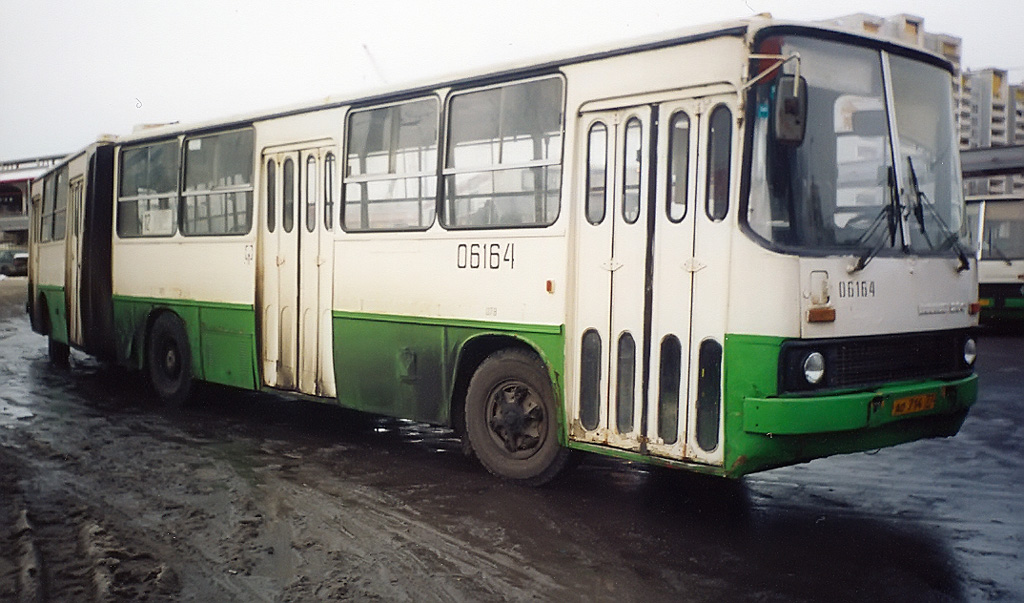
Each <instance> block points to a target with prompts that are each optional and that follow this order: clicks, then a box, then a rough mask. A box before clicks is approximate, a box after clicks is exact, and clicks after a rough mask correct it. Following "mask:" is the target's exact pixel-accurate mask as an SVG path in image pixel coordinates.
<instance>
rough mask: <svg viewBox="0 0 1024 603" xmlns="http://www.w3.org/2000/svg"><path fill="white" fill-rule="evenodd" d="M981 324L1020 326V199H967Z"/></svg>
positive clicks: (1023, 304)
mask: <svg viewBox="0 0 1024 603" xmlns="http://www.w3.org/2000/svg"><path fill="white" fill-rule="evenodd" d="M967 218H968V223H969V225H970V229H971V234H972V235H973V236H974V237H977V244H976V249H977V254H978V296H979V300H978V301H979V302H980V303H981V316H980V318H981V322H982V323H983V324H999V323H1002V324H1017V325H1022V324H1024V197H1022V196H1020V195H987V196H974V197H968V198H967Z"/></svg>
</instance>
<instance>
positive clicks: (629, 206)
mask: <svg viewBox="0 0 1024 603" xmlns="http://www.w3.org/2000/svg"><path fill="white" fill-rule="evenodd" d="M652 116H653V113H652V108H651V107H650V106H647V105H642V106H637V107H629V108H625V109H621V110H616V111H595V112H587V113H583V114H582V116H581V118H580V122H579V140H578V141H577V146H576V148H577V151H576V152H577V156H578V157H580V158H581V161H580V163H581V164H582V169H581V171H580V172H578V173H580V178H581V180H580V182H581V185H582V187H581V188H580V189H578V190H580V191H581V196H582V205H583V211H582V212H581V214H580V219H579V226H578V228H577V231H576V232H577V245H576V249H577V262H576V264H577V276H576V291H577V320H576V325H577V327H576V329H575V331H576V332H575V333H574V334H573V337H574V338H575V347H576V353H575V354H574V357H575V366H576V367H578V373H577V375H578V380H577V385H578V399H579V407H578V415H577V418H576V420H575V421H574V422H573V435H574V437H579V436H582V438H581V439H584V440H587V441H594V442H599V443H602V444H607V445H611V446H615V447H619V448H625V449H629V450H636V451H640V450H641V449H642V446H641V443H642V437H641V436H642V433H643V416H644V412H643V408H642V404H641V402H642V391H641V390H642V388H641V384H642V383H643V370H642V369H643V351H644V345H645V336H644V314H645V295H644V291H645V283H646V280H647V278H646V259H647V244H646V241H647V239H648V229H649V226H650V221H649V211H648V204H649V199H648V197H649V194H650V169H651V168H650V156H651V152H650V146H649V145H650V143H651V140H652Z"/></svg>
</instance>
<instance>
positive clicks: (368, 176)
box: [332, 94, 444, 233]
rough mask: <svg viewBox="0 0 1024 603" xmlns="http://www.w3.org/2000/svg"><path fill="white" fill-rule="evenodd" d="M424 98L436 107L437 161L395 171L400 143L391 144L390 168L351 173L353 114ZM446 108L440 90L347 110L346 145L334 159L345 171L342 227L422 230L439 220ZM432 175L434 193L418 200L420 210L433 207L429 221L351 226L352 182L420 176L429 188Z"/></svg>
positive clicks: (351, 230)
mask: <svg viewBox="0 0 1024 603" xmlns="http://www.w3.org/2000/svg"><path fill="white" fill-rule="evenodd" d="M424 101H433V103H434V109H435V115H434V161H433V163H432V164H431V165H429V167H427V166H424V167H425V169H422V170H420V171H409V172H404V171H399V170H397V169H395V170H394V171H392V169H391V167H390V166H393V165H395V164H393V163H392V161H393V158H394V157H393V156H394V155H395V153H396V151H398V150H399V147H397V146H396V147H392V148H389V149H388V151H387V152H388V156H389V160H388V165H389V169H388V171H387V172H376V173H361V174H357V175H352V174H350V170H349V154H350V153H351V151H352V146H353V145H352V131H353V129H352V117H353V116H354V115H356V114H358V113H368V112H371V111H379V110H382V109H391V108H393V107H401V106H403V105H411V104H414V103H419V102H424ZM443 109H444V103H442V101H441V98H440V97H439V96H438V95H437V94H426V95H420V96H414V97H411V98H406V99H402V100H397V101H392V102H385V103H379V104H373V105H363V106H358V107H352V108H350V109H349V111H348V112H347V113H346V114H345V119H344V128H345V131H344V147H343V149H342V153H341V156H340V157H338V158H336V160H335V163H336V164H338V165H341V169H342V174H341V191H340V194H339V202H338V204H339V205H340V208H339V215H338V225H339V226H340V227H341V229H342V230H343V231H344V232H348V233H364V232H423V231H426V230H429V229H430V228H431V227H433V225H434V224H436V223H437V204H438V198H439V195H440V180H441V178H440V177H439V175H438V165H439V164H440V153H441V149H442V144H443V140H442V136H441V131H442V121H441V120H442V115H443ZM391 135H392V138H393V139H394V138H396V137H397V136H396V135H397V132H391ZM431 178H433V188H434V192H433V194H432V195H424V196H421V197H419V204H420V205H419V210H420V211H422V210H423V208H424V207H425V206H426V207H430V209H431V210H432V211H431V213H432V215H431V217H430V220H429V221H427V222H426V223H425V224H423V225H418V226H410V227H405V228H402V227H393V226H388V227H380V228H376V227H374V226H372V224H368V226H367V227H366V228H362V227H359V228H354V227H352V226H351V225H350V224H349V223H348V220H347V219H346V218H347V215H348V210H349V195H348V190H349V185H354V184H365V185H367V186H369V185H371V184H374V183H382V182H397V181H403V180H414V179H418V180H419V186H420V187H421V188H422V187H423V185H424V183H427V184H428V186H427V188H428V189H429V179H431ZM381 201H384V202H386V201H388V200H387V199H384V200H378V202H381ZM406 202H412V199H409V200H407V201H406ZM425 202H428V203H425ZM362 203H364V201H362V200H360V201H356V202H354V203H353V205H355V204H362ZM365 203H366V205H367V207H369V206H370V205H372V204H373V203H374V201H373V200H371V199H366V200H365ZM333 204H334V203H333V201H332V205H333Z"/></svg>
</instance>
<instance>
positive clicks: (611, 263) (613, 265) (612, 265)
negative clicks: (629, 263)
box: [601, 258, 622, 272]
mask: <svg viewBox="0 0 1024 603" xmlns="http://www.w3.org/2000/svg"><path fill="white" fill-rule="evenodd" d="M601 267H602V268H604V269H605V270H607V271H608V272H615V271H616V270H618V269H619V268H622V262H616V261H615V258H612V259H610V260H607V261H605V262H601Z"/></svg>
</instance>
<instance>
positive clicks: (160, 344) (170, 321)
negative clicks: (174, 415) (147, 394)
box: [147, 313, 192, 409]
mask: <svg viewBox="0 0 1024 603" xmlns="http://www.w3.org/2000/svg"><path fill="white" fill-rule="evenodd" d="M147 360H148V362H147V365H148V368H149V382H150V384H152V386H153V390H154V391H155V392H156V395H157V396H158V397H159V398H160V400H161V401H162V402H163V403H164V405H166V406H167V407H168V408H171V409H177V408H181V407H182V406H184V404H185V402H186V401H187V400H188V397H189V394H190V393H192V348H190V347H189V343H188V334H187V333H186V332H185V325H183V324H182V322H181V320H180V319H179V318H178V317H177V316H175V315H174V314H170V313H164V314H161V315H160V316H158V317H157V319H156V320H155V321H154V322H153V326H152V328H151V329H150V331H149V346H148V348H147Z"/></svg>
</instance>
